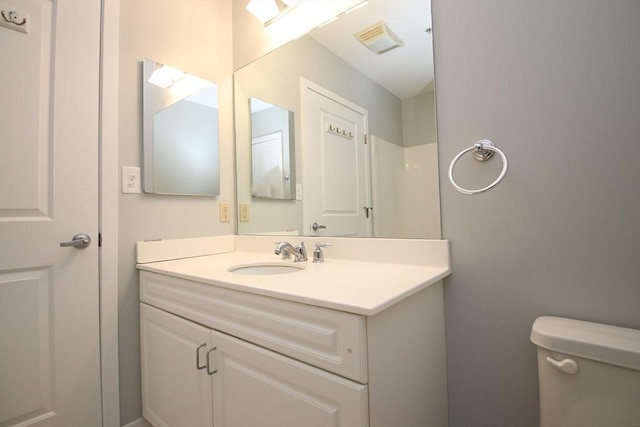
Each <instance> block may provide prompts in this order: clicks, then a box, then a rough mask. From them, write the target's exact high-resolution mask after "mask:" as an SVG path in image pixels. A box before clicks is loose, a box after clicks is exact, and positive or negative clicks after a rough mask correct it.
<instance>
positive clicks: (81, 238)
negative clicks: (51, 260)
mask: <svg viewBox="0 0 640 427" xmlns="http://www.w3.org/2000/svg"><path fill="white" fill-rule="evenodd" d="M90 244H91V237H89V235H88V234H84V233H80V234H76V235H75V236H73V237H72V238H71V241H70V242H61V243H60V247H61V248H66V247H69V246H73V247H74V248H77V249H84V248H86V247H88V246H89V245H90Z"/></svg>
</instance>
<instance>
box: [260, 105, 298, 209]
mask: <svg viewBox="0 0 640 427" xmlns="http://www.w3.org/2000/svg"><path fill="white" fill-rule="evenodd" d="M249 102H250V110H251V196H252V197H260V198H265V199H292V198H293V195H294V192H293V191H292V183H293V182H295V176H293V173H294V169H293V168H292V167H291V159H292V158H293V156H292V154H293V141H292V139H293V134H294V131H293V112H292V111H288V110H286V109H284V108H282V107H278V106H277V105H273V104H270V103H268V102H266V101H263V100H261V99H258V98H251V99H250V100H249Z"/></svg>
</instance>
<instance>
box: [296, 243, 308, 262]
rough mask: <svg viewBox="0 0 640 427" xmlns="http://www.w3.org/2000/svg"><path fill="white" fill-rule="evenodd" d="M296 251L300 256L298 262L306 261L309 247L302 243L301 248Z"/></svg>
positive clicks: (297, 258)
mask: <svg viewBox="0 0 640 427" xmlns="http://www.w3.org/2000/svg"><path fill="white" fill-rule="evenodd" d="M296 249H297V250H298V256H297V257H296V261H306V260H307V247H306V246H305V245H304V242H300V246H298V247H297V248H296Z"/></svg>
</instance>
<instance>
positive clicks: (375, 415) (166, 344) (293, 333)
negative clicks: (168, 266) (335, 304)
mask: <svg viewBox="0 0 640 427" xmlns="http://www.w3.org/2000/svg"><path fill="white" fill-rule="evenodd" d="M140 300H141V307H140V313H141V347H142V393H143V416H144V417H145V418H146V419H147V420H148V421H149V422H150V423H151V424H152V425H153V426H154V427H191V426H193V427H212V426H214V427H286V426H291V427H311V426H343V427H369V426H370V427H390V426H403V427H412V426H416V427H418V426H419V427H426V426H434V427H443V426H446V425H447V398H446V374H445V350H444V316H443V308H442V283H441V282H440V283H436V284H433V285H431V286H429V287H427V288H425V289H423V290H421V291H419V292H417V293H415V294H414V295H411V296H408V297H407V298H405V299H403V300H401V301H400V302H398V303H397V304H395V305H393V306H391V307H389V308H387V309H385V310H383V311H382V312H380V313H377V314H375V315H372V316H366V315H362V314H357V313H349V312H346V311H340V310H334V309H330V308H325V307H318V306H315V305H308V304H303V303H299V302H293V301H288V300H284V299H278V298H273V297H268V296H263V295H258V294H254V293H249V292H242V291H238V290H234V289H227V288H225V287H220V286H215V285H212V284H207V283H200V282H198V281H195V280H185V279H182V278H178V277H173V276H170V275H164V274H159V273H155V272H150V271H141V272H140Z"/></svg>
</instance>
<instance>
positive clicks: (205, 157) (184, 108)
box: [142, 59, 220, 196]
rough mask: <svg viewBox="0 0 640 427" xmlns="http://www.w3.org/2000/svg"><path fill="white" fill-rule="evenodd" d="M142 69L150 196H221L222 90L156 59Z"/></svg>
mask: <svg viewBox="0 0 640 427" xmlns="http://www.w3.org/2000/svg"><path fill="white" fill-rule="evenodd" d="M142 68H143V73H142V74H143V82H142V84H143V112H142V115H143V154H144V156H143V157H144V180H143V188H144V191H145V193H155V194H171V195H191V196H216V195H219V194H220V165H219V151H218V146H219V143H218V88H217V85H216V84H215V83H212V82H210V81H207V80H205V79H202V78H199V77H196V76H193V75H190V74H186V73H184V72H183V71H181V70H180V69H177V68H175V67H172V66H168V65H166V64H160V63H158V62H155V61H152V60H150V59H145V60H144V61H143V65H142Z"/></svg>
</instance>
